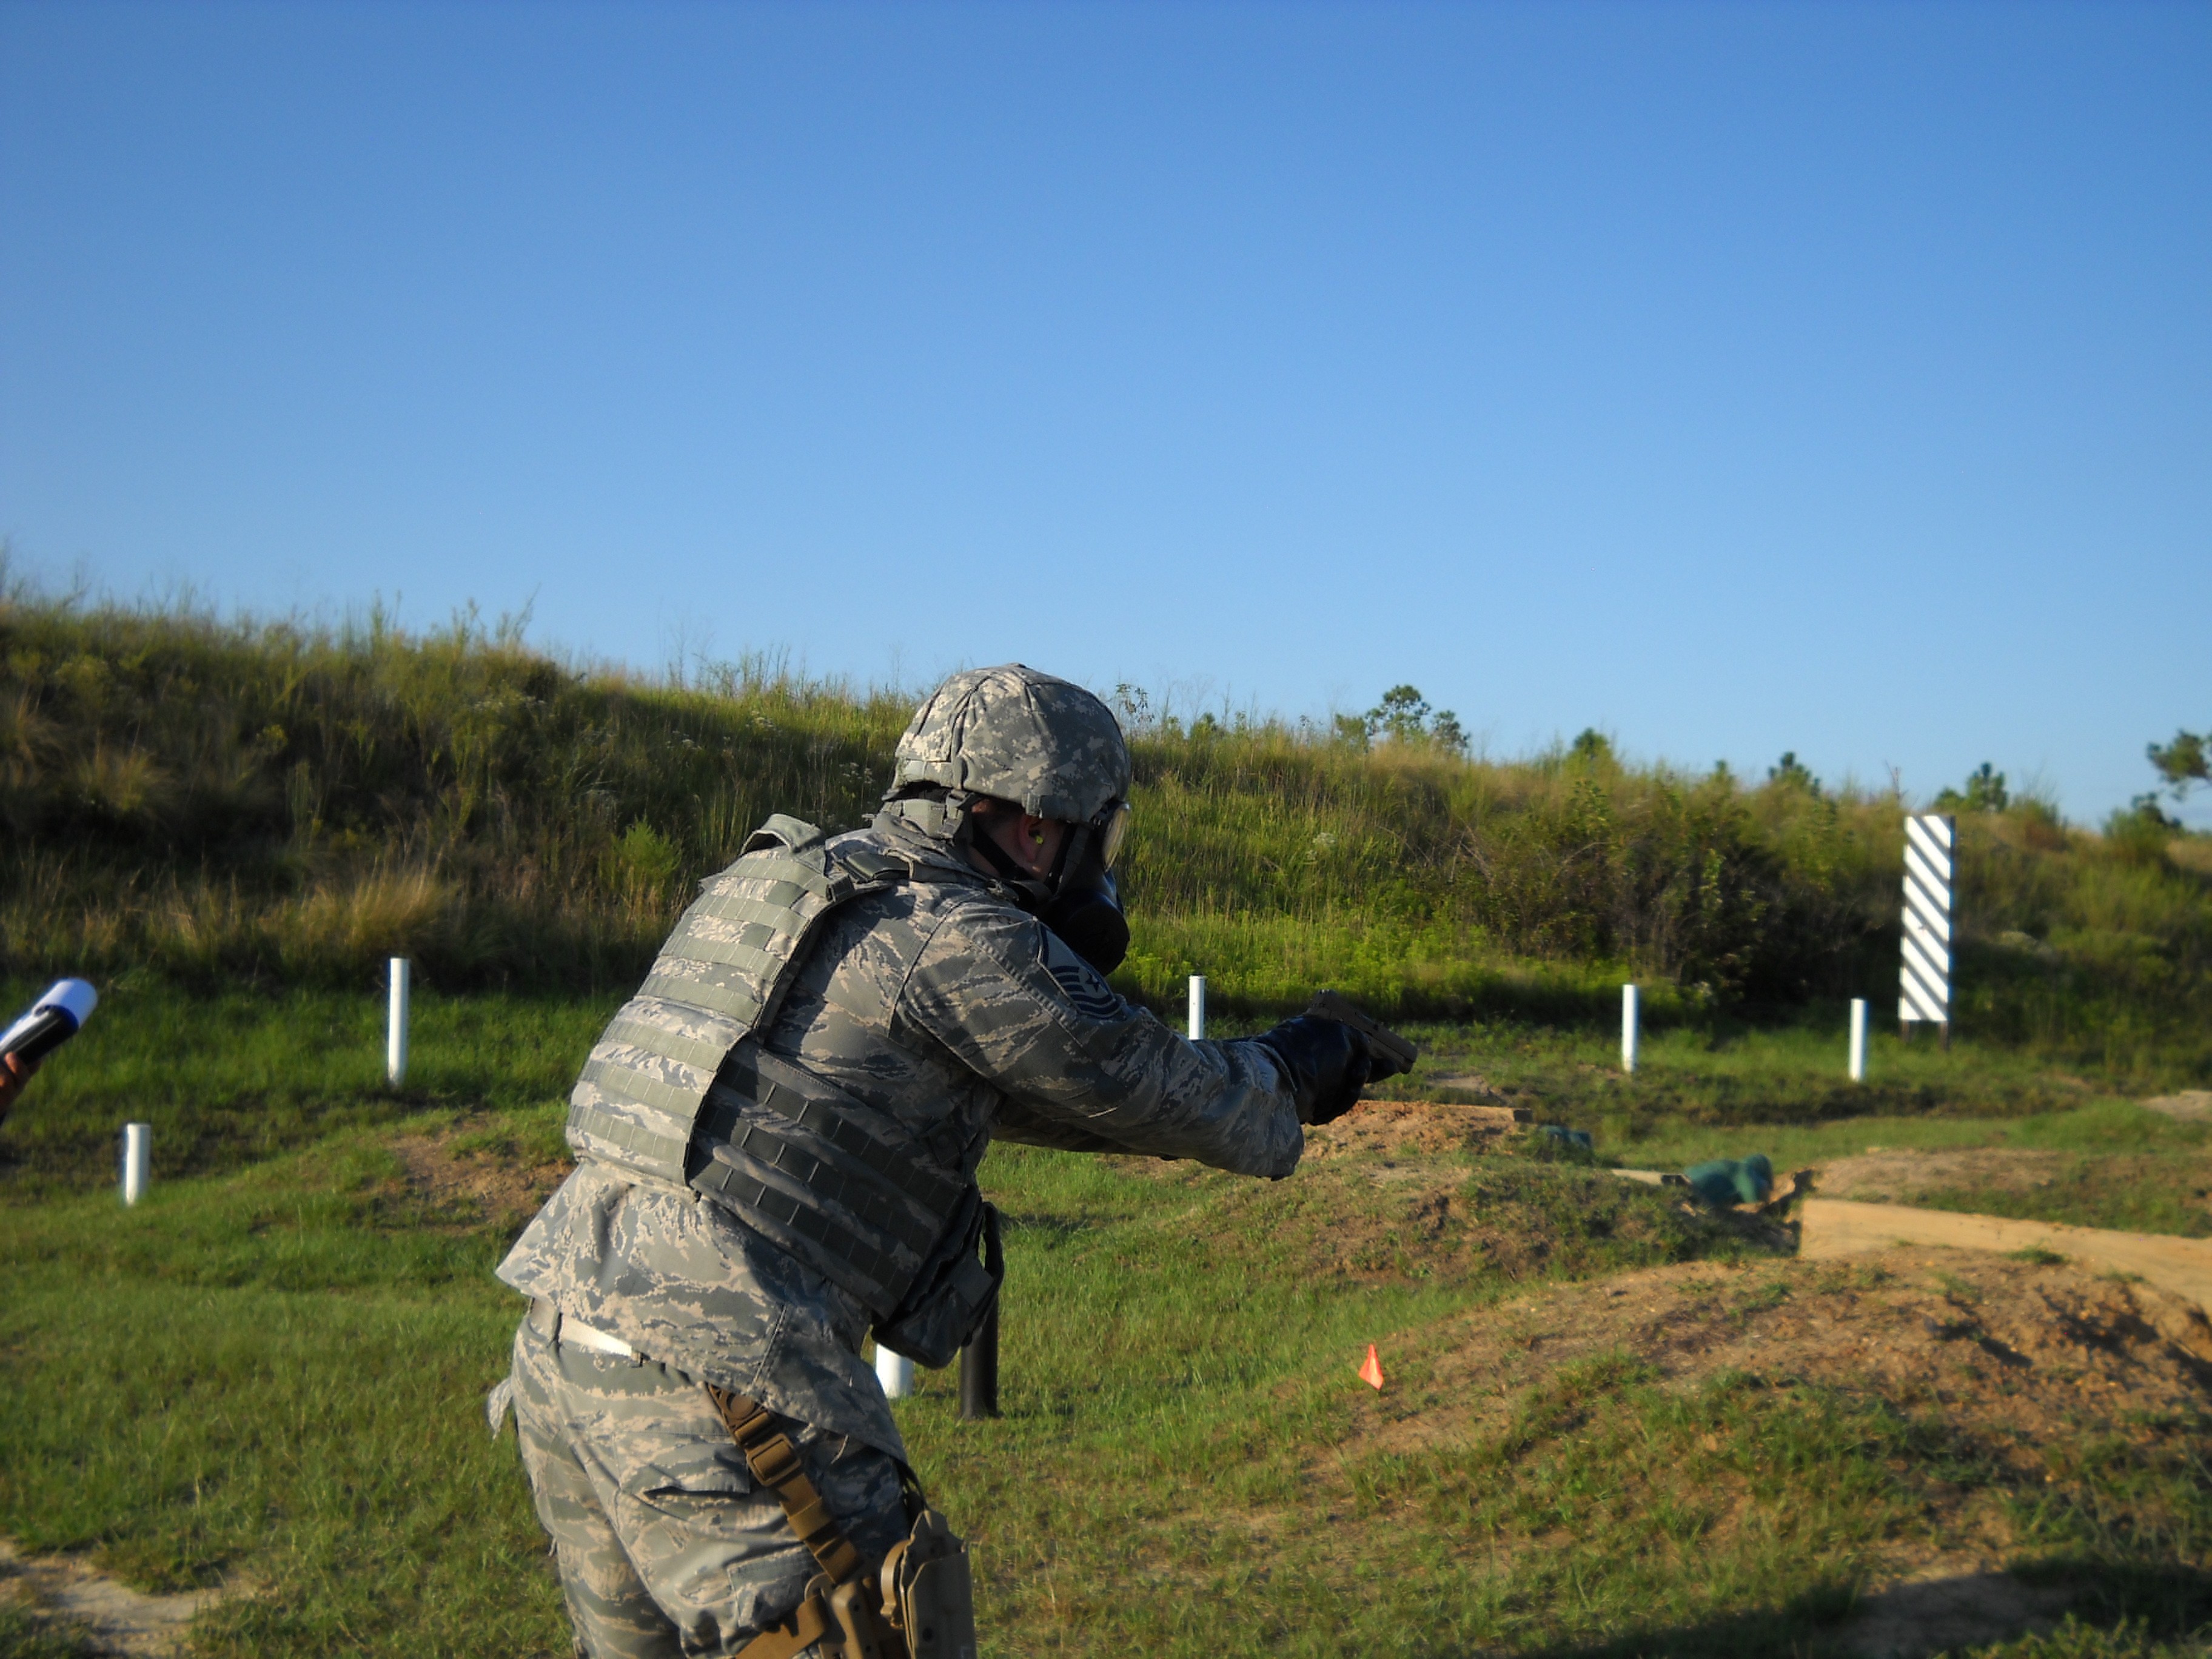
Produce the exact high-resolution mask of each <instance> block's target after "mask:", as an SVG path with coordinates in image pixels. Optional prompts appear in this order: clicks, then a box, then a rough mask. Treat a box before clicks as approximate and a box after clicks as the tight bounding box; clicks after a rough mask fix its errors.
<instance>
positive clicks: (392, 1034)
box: [384, 957, 410, 1089]
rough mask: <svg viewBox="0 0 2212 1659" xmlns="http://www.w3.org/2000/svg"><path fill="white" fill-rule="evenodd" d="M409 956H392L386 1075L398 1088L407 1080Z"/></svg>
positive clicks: (385, 1059) (386, 1041)
mask: <svg viewBox="0 0 2212 1659" xmlns="http://www.w3.org/2000/svg"><path fill="white" fill-rule="evenodd" d="M409 979H410V974H409V971H408V967H407V958H406V957H392V1022H391V1026H390V1029H389V1030H388V1031H387V1033H386V1036H385V1043H384V1075H385V1076H386V1078H387V1079H390V1080H391V1083H392V1087H393V1088H395V1089H396V1088H398V1086H399V1085H401V1084H402V1083H404V1082H405V1081H406V1080H407V987H408V981H409Z"/></svg>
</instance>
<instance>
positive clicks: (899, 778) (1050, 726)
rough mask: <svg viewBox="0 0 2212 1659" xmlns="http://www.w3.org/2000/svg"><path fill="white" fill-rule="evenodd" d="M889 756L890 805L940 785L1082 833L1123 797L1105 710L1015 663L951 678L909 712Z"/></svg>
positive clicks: (1119, 746) (1114, 735)
mask: <svg viewBox="0 0 2212 1659" xmlns="http://www.w3.org/2000/svg"><path fill="white" fill-rule="evenodd" d="M893 755H894V757H895V759H896V769H894V771H893V773H892V775H891V787H890V794H891V795H892V796H896V795H898V794H900V793H903V792H905V791H907V790H908V789H910V788H911V787H913V786H914V785H915V784H938V785H941V786H942V787H944V788H945V789H946V790H948V791H951V792H956V793H964V794H969V795H991V796H994V797H996V798H997V799H1000V800H1009V801H1012V802H1013V803H1014V805H1017V806H1018V807H1020V808H1021V809H1022V811H1024V812H1030V813H1034V814H1036V816H1037V817H1041V818H1058V819H1060V821H1061V822H1063V823H1090V822H1091V820H1092V819H1094V818H1096V817H1097V816H1098V815H1099V813H1101V812H1102V811H1104V810H1105V809H1106V808H1107V807H1109V806H1110V805H1113V804H1115V802H1117V801H1121V800H1124V799H1127V796H1128V793H1129V745H1128V744H1127V743H1125V742H1124V741H1123V740H1122V738H1121V723H1120V722H1119V721H1117V720H1115V718H1114V712H1113V710H1111V709H1110V708H1107V707H1106V705H1105V704H1104V703H1103V702H1100V701H1099V700H1098V699H1097V697H1095V696H1092V695H1091V693H1090V692H1088V691H1086V690H1084V689H1083V688H1082V687H1081V686H1079V685H1073V684H1070V683H1069V682H1067V681H1066V680H1061V679H1054V678H1053V677H1052V676H1051V675H1049V674H1040V673H1038V672H1037V671H1036V669H1034V668H1030V667H1026V666H1024V665H1022V664H1020V663H1018V662H1016V663H1007V664H1006V665H1004V666H1003V667H999V668H970V669H967V670H964V671H962V672H960V673H957V674H955V675H953V676H952V677H951V678H950V679H948V680H946V681H945V684H942V685H940V686H939V687H938V688H937V690H934V691H933V692H931V693H930V694H929V697H928V699H927V701H926V702H924V703H923V704H922V705H921V708H918V709H916V710H915V715H914V719H913V720H912V722H911V723H909V724H908V726H907V728H906V732H905V735H904V736H902V737H901V738H899V740H898V747H897V749H896V750H894V751H893Z"/></svg>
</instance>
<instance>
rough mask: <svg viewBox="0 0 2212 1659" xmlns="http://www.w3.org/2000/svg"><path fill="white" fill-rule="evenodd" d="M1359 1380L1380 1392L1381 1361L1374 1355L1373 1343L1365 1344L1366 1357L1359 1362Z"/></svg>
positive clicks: (1381, 1377)
mask: <svg viewBox="0 0 2212 1659" xmlns="http://www.w3.org/2000/svg"><path fill="white" fill-rule="evenodd" d="M1359 1380H1360V1381H1361V1382H1362V1383H1365V1384H1366V1385H1367V1386H1368V1387H1369V1388H1370V1389H1376V1391H1377V1392H1380V1391H1381V1389H1382V1387H1383V1362H1382V1360H1381V1359H1380V1358H1377V1357H1376V1352H1375V1345H1374V1344H1373V1343H1372V1342H1370V1343H1369V1344H1368V1345H1367V1358H1365V1359H1364V1360H1363V1361H1361V1362H1360V1366H1359Z"/></svg>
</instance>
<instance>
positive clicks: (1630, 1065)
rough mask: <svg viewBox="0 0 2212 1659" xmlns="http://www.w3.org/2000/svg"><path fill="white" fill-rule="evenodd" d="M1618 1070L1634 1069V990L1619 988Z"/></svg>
mask: <svg viewBox="0 0 2212 1659" xmlns="http://www.w3.org/2000/svg"><path fill="white" fill-rule="evenodd" d="M1620 1069H1621V1070H1622V1071H1624V1072H1632V1071H1634V1070H1635V1069H1636V987H1634V986H1633V985H1624V986H1622V987H1620Z"/></svg>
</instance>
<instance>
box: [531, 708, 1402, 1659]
mask: <svg viewBox="0 0 2212 1659" xmlns="http://www.w3.org/2000/svg"><path fill="white" fill-rule="evenodd" d="M1129 781H1130V773H1129V754H1128V750H1127V745H1126V744H1124V743H1123V741H1122V737H1121V728H1120V726H1118V725H1117V724H1116V723H1115V720H1114V716H1113V714H1111V713H1110V712H1109V710H1108V709H1107V708H1106V706H1105V705H1104V704H1103V703H1102V702H1099V701H1098V699H1097V698H1096V697H1094V696H1091V694H1090V693H1089V692H1087V691H1085V690H1082V689H1080V688H1079V687H1078V686H1075V685H1072V684H1068V683H1067V682H1066V681H1064V680H1058V679H1054V678H1051V677H1049V676H1048V675H1044V674H1040V673H1037V672H1036V671H1034V670H1032V669H1029V668H1025V667H1023V666H1021V665H1009V666H1006V667H1002V668H992V669H984V670H978V671H969V672H964V673H960V674H956V675H954V676H953V677H952V678H950V679H948V680H947V681H946V682H945V684H943V685H941V686H939V688H938V690H936V692H935V693H934V694H933V695H932V696H931V697H930V698H929V699H928V701H927V702H925V703H923V705H922V706H921V709H920V710H919V711H918V712H917V713H916V714H915V717H914V720H913V722H912V724H911V725H909V726H908V728H907V731H906V732H905V735H904V736H902V738H900V739H899V743H898V746H897V750H896V772H895V774H894V775H893V778H892V781H891V787H890V791H889V792H888V793H886V795H885V797H884V806H883V809H882V810H881V811H879V812H878V814H877V816H876V817H875V820H874V822H873V823H872V824H871V825H870V826H869V827H868V828H867V829H862V830H857V831H854V832H853V833H851V834H848V835H842V836H836V837H833V838H829V839H827V840H825V839H824V838H823V836H822V835H821V833H820V832H819V831H818V830H817V829H814V828H813V827H812V826H811V825H807V824H804V823H799V822H797V821H796V820H793V819H791V818H787V817H772V818H770V819H769V822H768V823H766V824H765V825H764V826H763V828H762V829H759V830H758V831H757V832H756V833H755V834H754V835H753V836H752V837H751V839H750V841H749V842H747V843H746V846H745V848H744V854H743V855H742V856H741V857H740V858H739V859H738V861H737V862H736V863H735V864H733V865H732V866H730V867H729V869H727V870H726V871H725V872H723V873H722V874H721V875H720V876H719V877H716V878H714V879H713V880H711V881H709V882H708V883H707V884H705V887H704V889H703V890H702V896H701V897H700V898H699V900H698V902H696V904H694V905H693V906H692V908H690V910H689V911H688V912H687V913H686V914H685V915H684V919H683V921H680V922H679V923H678V926H677V927H676V930H675V932H674V933H671V935H670V936H669V939H668V941H667V943H666V944H665V945H664V946H663V947H662V951H661V955H660V957H659V960H658V961H657V962H656V963H654V966H653V971H652V973H651V975H649V976H648V977H647V980H646V981H645V984H644V986H643V987H642V988H641V991H640V992H639V994H638V995H637V996H636V997H635V998H634V999H632V1000H630V1001H629V1003H627V1004H626V1005H624V1006H623V1008H622V1010H621V1011H620V1012H618V1013H617V1015H616V1016H615V1018H614V1020H613V1021H612V1022H611V1024H609V1026H608V1027H607V1030H606V1031H605V1034H604V1035H603V1036H602V1037H601V1038H600V1040H599V1044H598V1046H597V1047H595V1048H593V1049H592V1056H591V1059H590V1060H589V1062H588V1063H587V1064H586V1066H585V1068H584V1073H583V1076H582V1078H581V1079H580V1081H579V1082H578V1083H577V1085H576V1088H575V1090H574V1093H573V1094H572V1095H571V1097H570V1110H569V1117H568V1141H569V1144H570V1146H572V1147H574V1150H575V1152H576V1155H577V1167H576V1169H575V1171H574V1173H573V1174H572V1175H571V1176H569V1177H568V1180H567V1182H564V1183H563V1184H562V1187H561V1188H560V1189H559V1190H558V1191H557V1192H556V1193H555V1194H553V1196H552V1198H551V1199H550V1200H548V1201H547V1203H546V1205H545V1207H544V1209H543V1210H542V1211H541V1212H539V1213H538V1217H537V1218H536V1219H535V1220H534V1221H532V1224H531V1225H530V1227H529V1228H528V1230H527V1231H525V1233H524V1234H523V1236H522V1237H521V1238H520V1241H519V1242H518V1243H516V1245H515V1247H514V1249H513V1251H512V1252H511V1253H510V1254H509V1255H508V1256H507V1260H506V1261H504V1262H503V1263H501V1267H500V1268H499V1276H500V1277H501V1279H504V1280H505V1281H506V1282H507V1284H508V1285H512V1286H513V1288H514V1289H516V1290H518V1291H521V1292H522V1293H523V1294H524V1295H525V1296H527V1297H531V1298H532V1307H531V1310H530V1313H529V1315H528V1316H527V1317H526V1318H525V1320H524V1321H523V1322H522V1325H521V1328H520V1329H519V1330H518V1331H517V1332H516V1334H515V1340H514V1351H513V1368H512V1370H511V1373H510V1375H509V1376H508V1377H507V1380H506V1381H505V1382H503V1383H501V1385H500V1387H499V1388H498V1389H495V1391H494V1394H493V1396H492V1401H491V1412H492V1423H493V1427H494V1429H495V1430H496V1429H497V1428H498V1426H499V1425H500V1422H501V1418H502V1417H503V1415H504V1413H505V1410H506V1408H507V1405H508V1403H509V1402H510V1401H511V1402H512V1405H513V1409H514V1411H515V1414H516V1420H517V1427H518V1431H519V1434H520V1442H521V1449H522V1458H523V1463H524V1466H525V1468H526V1470H527V1471H528V1474H529V1477H530V1481H531V1485H532V1489H533V1491H534V1493H535V1496H536V1500H537V1507H538V1517H539V1519H540V1520H541V1521H542V1522H543V1523H544V1527H545V1529H546V1531H547V1532H548V1533H549V1534H550V1535H551V1537H552V1540H553V1544H554V1550H555V1553H556V1557H557V1559H558V1565H559V1568H560V1574H561V1581H562V1589H563V1590H564V1592H565V1594H566V1596H567V1600H568V1611H569V1614H570V1617H571V1618H572V1620H574V1625H575V1630H576V1644H577V1649H578V1651H579V1652H580V1653H583V1654H586V1655H589V1656H592V1659H617V1656H620V1659H643V1656H655V1659H658V1656H675V1655H678V1654H701V1653H711V1654H741V1655H744V1656H745V1659H787V1656H792V1655H795V1654H807V1655H814V1654H821V1655H824V1656H829V1655H836V1654H839V1653H842V1654H844V1655H846V1656H848V1659H862V1656H863V1655H870V1656H872V1655H876V1654H881V1655H884V1656H886V1659H898V1656H901V1655H902V1654H904V1653H908V1652H910V1653H912V1654H913V1655H915V1656H916V1659H921V1656H922V1655H925V1654H931V1655H933V1654H936V1653H939V1652H942V1653H944V1654H945V1655H947V1656H948V1659H951V1656H956V1655H957V1656H958V1659H970V1655H969V1654H968V1653H963V1652H962V1650H963V1648H967V1649H969V1650H971V1651H972V1644H973V1640H974V1638H973V1634H972V1632H973V1620H972V1613H970V1612H969V1610H968V1608H967V1607H966V1605H965V1596H966V1589H965V1587H966V1560H965V1557H964V1554H963V1553H962V1547H961V1546H960V1545H959V1543H958V1541H957V1540H956V1539H953V1538H952V1537H951V1534H950V1532H949V1531H948V1530H947V1529H946V1528H945V1526H944V1524H943V1522H941V1521H940V1520H939V1518H938V1517H936V1516H934V1515H933V1514H930V1513H927V1512H926V1511H925V1510H924V1508H923V1505H922V1503H921V1497H920V1493H919V1491H918V1488H917V1487H916V1486H915V1480H914V1478H913V1475H912V1474H911V1472H910V1471H909V1470H908V1468H907V1462H906V1448H905V1445H904V1443H902V1441H901V1439H900V1437H899V1431H898V1426H897V1425H896V1423H895V1422H894V1421H893V1420H892V1417H891V1413H890V1408H889V1406H888V1404H887V1402H886V1401H885V1400H884V1394H883V1391H882V1389H881V1388H880V1387H879V1386H878V1383H877V1381H876V1378H875V1376H874V1374H873V1372H872V1370H871V1368H870V1367H869V1365H868V1364H867V1363H866V1360H864V1359H863V1358H862V1352H861V1351H862V1344H863V1342H864V1340H866V1338H867V1337H868V1336H869V1335H871V1334H872V1335H873V1336H874V1338H875V1340H877V1341H878V1343H880V1344H882V1345H884V1346H888V1347H890V1348H891V1349H893V1350H894V1351H896V1352H902V1353H906V1354H908V1355H911V1356H912V1357H913V1358H916V1359H918V1360H920V1361H921V1362H922V1363H924V1364H931V1365H941V1364H945V1363H946V1362H947V1361H948V1360H950V1359H951V1357H952V1356H953V1354H954V1353H955V1352H957V1349H958V1347H959V1346H960V1345H961V1344H962V1342H963V1341H964V1340H966V1339H967V1338H968V1337H969V1335H970V1334H972V1333H973V1331H974V1330H975V1328H976V1326H977V1325H978V1324H979V1323H980V1322H981V1319H982V1317H983V1316H984V1315H985V1313H987V1311H988V1310H989V1308H990V1306H991V1304H992V1301H993V1299H994V1297H995V1296H996V1294H997V1290H998V1285H997V1279H996V1276H995V1272H996V1270H995V1264H994V1265H993V1266H990V1267H987V1266H986V1265H984V1264H982V1263H979V1262H978V1261H977V1259H976V1248H977V1242H978V1239H979V1237H981V1236H982V1234H983V1233H984V1231H985V1228H986V1223H987V1211H988V1206H986V1205H985V1204H984V1203H983V1202H982V1200H981V1194H980V1193H979V1192H978V1190H977V1188H976V1186H975V1169H976V1165H977V1164H978V1163H980V1162H981V1158H982V1156H983V1152H984V1148H985V1147H986V1146H987V1145H988V1144H989V1142H990V1140H991V1139H992V1137H993V1136H994V1135H995V1136H1000V1137H1002V1138H1005V1139H1012V1140H1018V1141H1025V1142H1029V1143H1030V1144H1033V1145H1040V1146H1054V1147H1061V1148H1066V1149H1072V1150H1078V1151H1091V1152H1141V1153H1150V1154H1152V1155H1155V1156H1159V1157H1167V1158H1197V1159H1199V1160H1200V1161H1202V1162H1204V1163H1206V1164H1212V1165H1214V1166H1216V1167H1218V1168H1220V1169H1225V1170H1234V1171H1237V1172H1238V1173H1240V1174H1246V1175H1254V1176H1268V1177H1270V1178H1275V1179H1279V1178H1281V1177H1282V1176H1287V1175H1288V1174H1290V1172H1291V1170H1292V1169H1293V1168H1294V1167H1296V1165H1297V1161H1298V1155H1299V1153H1300V1152H1301V1151H1302V1149H1303V1137H1302V1135H1301V1132H1300V1126H1301V1125H1302V1124H1307V1123H1322V1122H1327V1121H1329V1120H1330V1119H1332V1118H1334V1117H1335V1116H1337V1115H1340V1114H1341V1113H1342V1112H1344V1111H1346V1110H1348V1109H1350V1107H1351V1106H1352V1103H1353V1102H1354V1101H1356V1100H1357V1099H1358V1095H1359V1091H1360V1088H1361V1086H1362V1085H1364V1083H1365V1082H1367V1081H1368V1080H1369V1079H1370V1078H1375V1077H1381V1076H1387V1075H1389V1074H1390V1073H1392V1072H1393V1071H1395V1070H1396V1069H1399V1068H1400V1067H1401V1063H1402V1062H1401V1060H1397V1059H1395V1058H1393V1057H1392V1056H1390V1055H1389V1054H1387V1053H1386V1052H1384V1051H1383V1049H1382V1048H1378V1047H1376V1045H1374V1044H1373V1043H1371V1042H1370V1039H1369V1038H1368V1037H1366V1036H1363V1035H1361V1034H1360V1033H1359V1032H1358V1031H1355V1030H1352V1028H1350V1027H1348V1026H1346V1025H1345V1024H1340V1023H1338V1022H1337V1021H1334V1020H1331V1019H1324V1018H1313V1017H1311V1016H1306V1017H1302V1018H1297V1019H1294V1020H1291V1021H1288V1022H1286V1023H1285V1024H1281V1025H1279V1026H1277V1027H1276V1028H1275V1029H1274V1030H1271V1031H1269V1032H1267V1034H1266V1035H1265V1036H1260V1037H1255V1038H1250V1039H1246V1040H1241V1041H1234V1042H1188V1041H1186V1040H1185V1039H1184V1038H1182V1036H1178V1035H1176V1033H1175V1032H1174V1031H1172V1030H1169V1029H1168V1028H1167V1027H1166V1026H1164V1025H1163V1024H1161V1023H1160V1022H1159V1021H1158V1020H1156V1019H1154V1018H1152V1016H1151V1015H1150V1014H1148V1013H1146V1012H1144V1011H1143V1010H1141V1009H1139V1008H1135V1007H1133V1006H1130V1005H1129V1004H1128V1003H1127V1002H1126V1001H1124V1000H1122V999H1121V997H1119V996H1118V995H1116V994H1115V993H1114V991H1113V990H1112V989H1111V988H1110V987H1109V986H1108V984H1107V982H1106V980H1105V977H1104V975H1105V974H1106V973H1108V972H1110V971H1111V970H1112V969H1113V968H1115V966H1116V965H1118V964H1119V963H1120V961H1121V956H1122V954H1123V952H1124V951H1126V950H1127V944H1128V932H1127V923H1126V921H1124V919H1123V917H1122V914H1121V909H1120V907H1119V904H1118V902H1117V899H1116V896H1115V887H1114V883H1113V877H1112V868H1113V864H1114V860H1115V853H1116V852H1117V851H1118V849H1119V848H1120V845H1121V836H1122V832H1123V830H1124V829H1125V828H1126V827H1127V823H1128V816H1129V808H1128V801H1127V797H1128V790H1129ZM994 1254H995V1253H994ZM931 1562H935V1563H936V1569H935V1570H934V1571H932V1570H929V1564H930V1563H931ZM878 1564H882V1565H881V1566H880V1570H879V1565H878ZM902 1586H903V1588H902ZM902 1598H903V1599H902ZM933 1598H934V1600H933ZM933 1609H934V1611H933Z"/></svg>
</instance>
